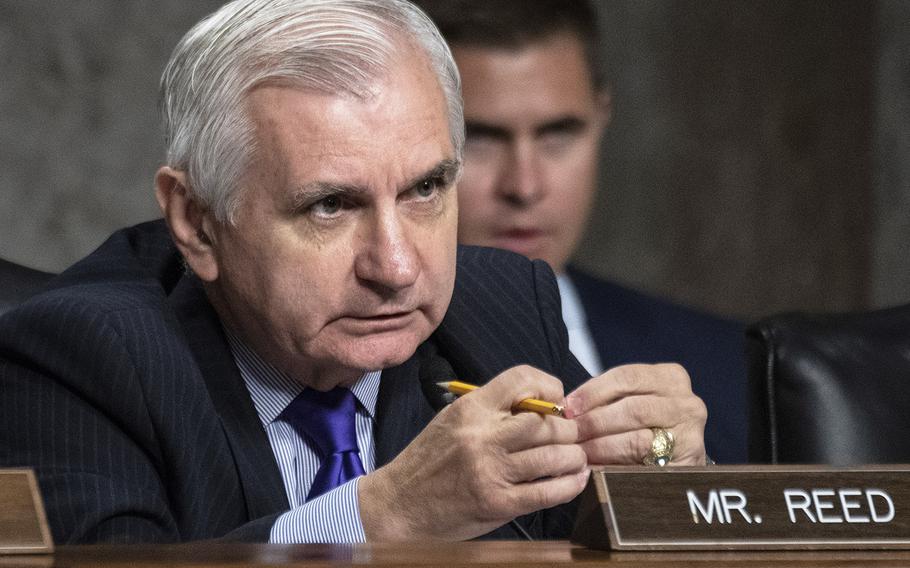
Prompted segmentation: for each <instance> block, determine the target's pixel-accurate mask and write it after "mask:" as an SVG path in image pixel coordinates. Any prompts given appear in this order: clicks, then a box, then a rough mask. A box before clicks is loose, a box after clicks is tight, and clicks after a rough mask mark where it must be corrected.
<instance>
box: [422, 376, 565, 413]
mask: <svg viewBox="0 0 910 568" xmlns="http://www.w3.org/2000/svg"><path fill="white" fill-rule="evenodd" d="M436 384H437V385H439V386H440V387H441V388H443V389H445V390H447V391H449V392H450V393H452V394H457V395H458V396H461V395H463V394H468V393H469V392H471V391H472V390H474V389H477V388H479V387H478V386H477V385H470V384H468V383H463V382H461V381H447V382H442V383H436ZM514 409H515V410H524V411H527V412H536V413H538V414H552V415H556V416H562V415H563V414H562V407H561V406H559V405H558V404H553V403H552V402H547V401H545V400H537V399H536V398H526V399H524V400H523V401H521V402H519V403H518V404H517V405H515V407H514Z"/></svg>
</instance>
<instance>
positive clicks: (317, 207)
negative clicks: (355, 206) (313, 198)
mask: <svg viewBox="0 0 910 568" xmlns="http://www.w3.org/2000/svg"><path fill="white" fill-rule="evenodd" d="M342 205H343V203H342V201H341V198H340V197H338V196H337V195H329V196H328V197H323V198H322V199H320V200H319V201H317V202H316V203H314V204H313V213H315V214H317V215H322V216H331V215H335V214H336V213H338V212H339V211H341V207H342Z"/></svg>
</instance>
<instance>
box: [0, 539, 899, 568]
mask: <svg viewBox="0 0 910 568" xmlns="http://www.w3.org/2000/svg"><path fill="white" fill-rule="evenodd" d="M351 564H354V565H373V566H405V567H408V566H421V567H429V566H446V567H448V566H453V567H465V566H485V567H496V566H505V567H510V568H520V567H525V566H526V567H535V568H537V567H540V566H553V565H562V564H565V565H579V566H617V567H624V568H645V567H647V568H683V567H685V568H694V567H704V566H743V567H759V566H760V567H763V568H764V567H777V566H780V567H784V566H786V567H797V568H800V567H813V568H817V567H822V566H851V567H864V568H865V567H875V566H910V551H895V552H888V551H885V552H851V551H846V552H843V551H842V552H697V553H696V552H682V553H680V552H663V553H656V552H634V553H633V552H624V553H609V552H602V551H596V550H587V549H585V548H582V547H579V546H575V545H573V544H570V543H568V542H564V541H554V542H465V543H444V544H430V543H423V544H408V545H390V544H372V545H368V544H364V545H353V546H344V545H313V544H309V545H267V544H220V543H219V544H214V543H194V544H185V545H166V546H146V545H142V546H83V547H74V546H61V547H58V549H57V552H56V554H54V555H50V556H17V557H3V556H0V567H7V566H68V567H73V568H83V567H86V568H87V567H89V566H92V567H95V566H98V567H102V568H110V567H114V566H123V567H126V566H129V567H131V568H143V567H157V566H178V567H180V566H192V567H193V568H203V567H218V566H308V567H313V566H316V567H319V566H325V567H335V566H345V565H351Z"/></svg>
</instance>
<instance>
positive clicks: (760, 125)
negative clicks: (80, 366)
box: [0, 0, 910, 319]
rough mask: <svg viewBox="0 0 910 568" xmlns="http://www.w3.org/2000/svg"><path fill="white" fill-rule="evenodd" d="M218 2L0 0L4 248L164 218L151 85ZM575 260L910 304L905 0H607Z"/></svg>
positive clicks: (731, 306) (660, 275)
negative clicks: (588, 217) (599, 137)
mask: <svg viewBox="0 0 910 568" xmlns="http://www.w3.org/2000/svg"><path fill="white" fill-rule="evenodd" d="M219 4H220V2H218V1H215V0H192V1H190V0H155V1H151V0H146V1H139V0H137V1H132V2H122V1H118V0H71V1H68V2H59V1H54V0H2V1H0V76H2V77H3V80H2V81H0V256H2V257H5V258H9V259H11V260H14V261H17V262H20V263H23V264H27V265H30V266H34V267H38V268H43V269H47V270H60V269H62V268H63V267H64V266H66V265H67V264H69V263H70V262H72V261H74V260H75V259H77V258H79V257H80V256H82V255H84V254H86V253H87V252H89V251H90V250H92V249H93V248H94V247H95V246H97V245H98V244H99V243H100V242H101V241H102V240H103V239H104V237H106V236H107V234H109V233H110V232H111V231H112V230H114V229H116V228H117V227H120V226H123V225H126V224H130V223H134V222H137V221H140V220H145V219H150V218H154V217H157V216H158V212H157V206H156V205H155V203H154V199H153V195H152V176H153V173H154V171H155V168H156V166H157V165H158V163H159V162H160V159H161V156H162V154H163V151H162V142H161V136H160V132H159V130H158V126H157V117H156V111H155V103H156V91H157V80H158V76H159V74H160V72H161V69H162V67H163V65H164V62H165V60H166V58H167V56H168V54H169V52H170V50H171V48H172V47H173V46H174V44H175V43H176V41H177V40H178V39H179V37H180V36H181V35H182V34H183V33H184V32H185V31H186V30H187V29H188V28H189V27H190V26H191V25H192V24H193V23H195V22H196V21H197V20H198V19H199V18H200V17H201V16H202V15H204V14H206V13H208V12H210V11H211V10H213V9H214V8H215V7H216V6H217V5H219ZM599 6H600V8H601V12H602V20H603V25H604V31H605V42H604V57H605V58H606V60H607V63H608V66H609V68H610V76H611V78H612V81H613V84H614V121H613V124H612V125H611V127H610V129H609V131H608V134H607V139H606V141H605V148H604V159H603V188H602V190H601V193H600V195H599V199H598V203H597V210H596V211H595V212H594V214H593V215H592V223H591V229H590V230H589V232H588V235H587V237H586V240H585V243H584V246H583V248H582V250H581V252H580V253H579V261H580V262H581V263H582V264H583V265H585V266H587V267H589V268H590V269H592V270H594V271H596V272H597V273H600V274H602V275H605V276H610V277H612V278H615V279H618V280H621V281H624V282H627V283H629V284H631V285H633V286H636V287H639V288H641V289H644V290H648V291H651V292H654V293H657V294H661V295H666V296H669V297H672V298H675V299H677V300H679V301H681V302H684V303H687V304H691V305H694V306H700V307H703V308H706V309H709V310H713V311H716V312H719V313H723V314H727V315H730V316H736V317H741V318H745V319H754V318H756V317H760V316H762V315H766V314H770V313H774V312H777V311H780V310H790V309H813V310H840V309H859V308H863V307H867V306H872V305H881V304H885V303H896V302H902V301H908V300H910V269H908V268H910V259H908V258H907V257H908V255H907V254H906V252H904V251H905V248H906V247H905V246H904V243H905V242H907V241H908V238H910V223H908V222H907V220H908V219H910V211H908V209H910V187H908V185H910V124H908V122H910V118H908V117H910V100H908V93H910V90H908V88H907V87H908V82H910V78H908V77H910V75H908V61H910V57H908V54H910V33H908V31H910V30H907V22H910V3H908V2H905V1H896V0H879V1H878V2H855V1H852V0H840V1H838V0H830V1H827V2H824V3H820V2H814V1H811V0H794V1H789V2H783V1H782V2H771V1H762V2H754V1H747V0H699V1H694V0H687V1H683V0H611V1H610V2H603V3H600V4H599Z"/></svg>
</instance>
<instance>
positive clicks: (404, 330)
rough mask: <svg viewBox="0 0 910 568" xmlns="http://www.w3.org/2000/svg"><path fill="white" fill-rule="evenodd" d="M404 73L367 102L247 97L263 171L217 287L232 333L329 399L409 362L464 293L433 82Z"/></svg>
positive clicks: (416, 69) (249, 179) (270, 89)
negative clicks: (332, 391) (368, 374)
mask: <svg viewBox="0 0 910 568" xmlns="http://www.w3.org/2000/svg"><path fill="white" fill-rule="evenodd" d="M414 59H416V60H417V62H416V63H411V64H410V65H408V66H401V67H396V68H394V69H392V70H391V72H390V73H389V77H388V78H387V79H385V80H383V81H382V82H380V83H379V84H378V85H377V94H376V96H375V97H374V98H371V99H369V100H368V101H366V102H364V101H360V100H356V99H354V98H352V97H345V96H329V95H323V94H318V93H314V92H309V91H302V90H300V89H296V88H292V87H288V86H265V87H260V88H258V89H256V90H255V91H254V92H253V93H251V95H250V96H249V105H248V109H249V112H250V116H251V118H252V120H253V122H254V124H255V127H256V133H257V137H256V138H257V143H258V147H257V148H256V151H255V154H254V156H255V157H254V163H253V165H252V166H251V167H250V169H249V171H248V173H247V175H246V176H245V179H244V180H243V186H244V187H243V190H242V191H244V193H243V198H242V202H241V204H240V206H239V208H238V211H237V218H236V226H231V225H218V228H217V232H216V235H215V238H214V239H213V242H214V245H213V249H214V254H215V255H216V257H217V264H218V276H217V278H216V279H215V281H214V282H211V283H209V285H208V290H209V293H210V295H211V296H212V298H213V302H214V304H215V306H216V308H217V309H218V310H219V313H220V315H221V317H222V318H223V319H225V320H226V323H227V324H228V325H229V326H230V327H231V328H233V329H235V330H236V331H238V332H240V333H241V334H242V336H243V337H244V339H245V340H246V341H247V343H249V344H251V345H252V346H253V347H254V348H255V349H256V350H257V351H259V353H260V354H261V355H263V356H265V357H266V359H267V360H269V361H270V362H272V363H273V364H276V365H277V366H278V367H279V368H281V369H283V370H284V371H285V372H287V373H289V374H290V375H291V376H294V377H295V378H297V379H298V380H300V381H302V382H303V383H304V384H307V385H309V386H314V387H317V388H320V389H323V388H330V387H332V386H335V385H337V384H344V383H348V382H350V381H352V380H353V379H356V378H357V377H358V376H359V375H360V373H361V372H362V371H363V370H372V369H381V368H385V367H389V366H392V365H396V364H399V363H402V362H403V361H405V360H406V359H407V358H408V357H410V356H411V354H412V353H413V352H414V350H415V349H416V347H417V346H418V345H419V344H420V342H422V341H423V340H424V339H426V338H427V337H428V336H429V334H430V333H431V332H432V331H433V330H434V329H435V328H436V327H437V325H438V324H439V322H440V321H441V319H442V317H443V315H444V314H445V312H446V309H447V308H448V304H449V301H450V299H451V295H452V289H453V286H454V281H455V252H456V236H457V235H456V226H457V216H458V207H457V198H456V196H455V190H454V187H453V182H454V179H455V177H456V173H457V166H456V164H455V163H454V162H453V160H454V155H455V154H454V149H453V148H452V144H451V142H450V138H449V127H448V122H447V117H446V106H445V102H444V99H443V94H442V92H441V90H440V88H439V87H438V84H437V81H436V79H435V77H434V76H433V75H432V74H431V72H430V71H429V69H428V68H426V65H423V64H421V61H420V60H419V59H418V58H417V57H416V56H415V58H414Z"/></svg>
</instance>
